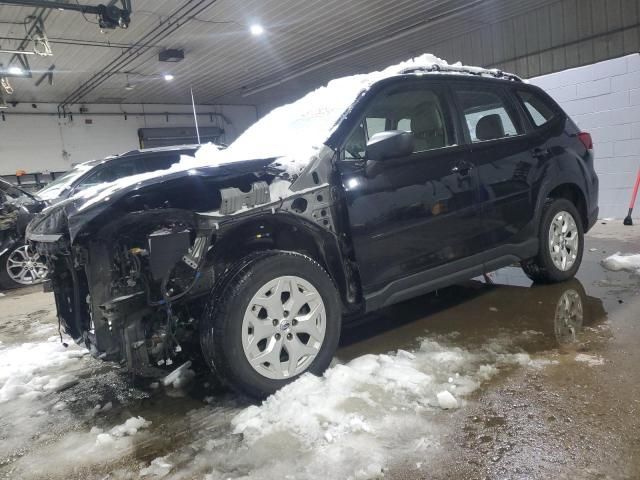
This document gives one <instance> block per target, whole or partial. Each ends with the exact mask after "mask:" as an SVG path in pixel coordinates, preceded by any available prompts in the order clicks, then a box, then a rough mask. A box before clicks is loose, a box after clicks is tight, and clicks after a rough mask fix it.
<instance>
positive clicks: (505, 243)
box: [28, 74, 598, 357]
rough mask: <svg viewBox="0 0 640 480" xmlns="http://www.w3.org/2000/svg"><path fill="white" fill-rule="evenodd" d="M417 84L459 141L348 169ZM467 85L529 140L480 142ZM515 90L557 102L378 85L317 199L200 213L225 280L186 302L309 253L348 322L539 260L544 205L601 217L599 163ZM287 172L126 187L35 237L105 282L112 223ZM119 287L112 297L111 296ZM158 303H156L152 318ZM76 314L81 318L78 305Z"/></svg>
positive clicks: (238, 168)
mask: <svg viewBox="0 0 640 480" xmlns="http://www.w3.org/2000/svg"><path fill="white" fill-rule="evenodd" d="M409 82H411V83H415V82H428V83H429V84H430V85H437V86H438V87H439V88H441V89H443V91H444V95H445V96H446V98H447V99H448V102H447V104H448V105H449V108H450V109H451V110H450V114H451V116H452V123H451V126H450V128H451V129H452V134H453V135H454V138H455V139H456V144H455V145H453V146H450V147H445V148H442V149H438V150H432V151H428V152H421V153H418V154H414V155H410V156H408V157H404V158H396V159H391V160H385V161H383V162H371V161H369V162H366V161H344V160H342V157H341V155H342V148H343V146H344V144H345V141H346V139H347V137H348V135H349V134H350V132H351V131H352V130H353V129H354V128H355V125H356V124H357V122H358V121H359V119H360V118H361V116H362V113H363V112H364V110H365V109H366V106H367V104H368V103H369V102H370V101H371V100H372V99H373V98H374V97H375V95H376V94H377V93H378V92H380V91H381V89H383V88H386V87H387V86H389V85H400V86H401V85H407V84H409ZM456 85H464V86H467V87H473V86H479V85H483V86H486V87H488V88H491V89H495V90H497V91H500V92H501V94H502V95H504V96H505V97H506V98H507V99H508V101H509V102H510V105H511V108H513V109H514V111H515V115H517V118H518V122H520V123H521V126H522V128H523V130H524V133H522V134H521V135H517V136H514V137H512V138H505V139H499V140H493V141H487V142H481V143H471V142H470V141H469V138H468V135H467V134H466V131H465V129H464V128H463V125H462V120H461V112H460V108H459V105H457V103H456V101H455V99H454V96H453V94H452V89H454V88H455V87H456ZM515 88H518V89H520V90H533V91H535V92H536V93H538V94H540V95H542V96H545V97H546V94H544V93H543V92H542V91H541V90H540V89H538V88H536V87H533V86H530V85H526V84H523V83H520V82H513V81H505V80H494V79H488V78H471V79H469V78H464V77H461V76H457V75H456V76H452V75H444V74H441V75H425V76H422V77H420V78H416V76H415V75H401V76H398V77H393V78H390V79H386V80H383V81H380V82H378V83H376V84H375V85H374V86H373V87H372V88H370V89H369V90H368V91H367V92H365V93H364V94H362V95H361V96H360V97H359V98H358V99H357V100H356V101H355V102H354V104H353V106H352V108H351V109H350V110H349V111H348V112H346V114H345V115H344V117H343V118H342V119H341V121H340V122H339V125H338V126H337V128H336V129H335V131H334V133H333V134H332V135H331V137H330V138H329V139H328V141H327V145H328V146H329V147H330V148H331V149H333V151H334V155H333V158H332V159H331V163H332V165H333V170H332V171H331V173H330V175H329V176H328V177H327V178H324V179H318V173H317V172H315V171H313V172H308V171H307V172H306V173H307V174H309V175H312V176H313V179H314V181H313V182H311V183H312V184H315V185H316V186H317V187H316V190H314V191H311V192H309V191H305V192H303V193H294V194H293V195H292V196H291V197H288V198H287V199H285V200H283V201H282V202H280V203H279V204H277V205H276V206H274V205H271V204H270V205H268V206H257V207H255V208H252V209H250V210H249V211H247V212H245V213H242V214H238V215H232V216H229V217H212V216H208V215H196V218H195V220H193V223H194V224H193V225H192V226H193V228H194V229H195V230H196V231H197V229H198V228H200V229H201V230H202V229H204V230H206V231H209V230H210V231H211V232H213V233H212V241H211V245H212V247H211V251H210V252H208V253H207V256H206V259H205V260H203V262H204V267H203V268H204V269H211V271H212V272H213V275H212V276H211V277H216V278H215V280H214V281H213V282H214V283H213V284H212V283H211V282H208V281H207V278H208V277H206V276H203V277H199V276H198V275H199V274H200V273H201V271H200V270H199V271H198V272H197V275H196V278H195V280H194V282H193V284H192V286H191V287H189V288H190V291H189V292H188V293H189V295H187V297H186V298H190V299H192V300H193V301H194V302H195V301H196V299H198V298H204V297H209V296H210V297H211V298H212V299H213V300H212V301H213V302H214V303H215V291H216V285H219V284H220V282H221V281H223V280H224V278H225V275H226V272H229V271H232V270H233V265H234V264H236V263H237V262H239V261H242V258H243V256H244V255H247V254H249V253H251V252H252V251H255V250H259V249H261V248H280V249H290V250H302V251H304V252H305V253H308V254H310V255H311V256H313V257H314V258H316V259H317V260H318V261H319V262H320V263H321V264H322V265H323V266H325V268H326V269H327V270H328V272H329V273H330V275H331V276H332V278H333V279H334V282H335V283H336V285H337V286H338V289H339V291H340V293H341V297H342V301H343V307H344V311H345V312H347V313H358V312H364V311H371V310H375V309H378V308H381V307H383V306H386V305H390V304H393V303H396V302H398V301H401V300H404V299H407V298H411V297H413V296H416V295H419V294H422V293H426V292H428V291H431V290H434V289H437V288H440V287H443V286H446V285H450V284H451V283H453V282H455V281H457V280H463V279H467V278H470V277H473V276H476V275H479V274H482V273H484V272H488V271H492V270H495V269H497V268H500V267H503V266H505V265H508V264H510V263H513V262H516V261H519V260H523V259H527V258H531V257H533V256H535V255H536V253H537V251H538V240H537V235H538V226H539V223H540V215H541V212H542V205H543V203H544V202H545V200H546V198H547V197H548V196H549V195H554V194H557V195H562V196H568V197H569V198H571V199H572V200H573V201H574V202H575V203H576V205H577V207H578V210H579V211H580V213H581V216H582V217H583V218H582V220H583V224H584V230H585V231H586V230H588V229H589V228H590V227H591V226H592V225H593V223H594V222H595V219H596V217H597V211H598V207H597V200H598V199H597V189H598V180H597V176H596V175H595V172H594V169H593V156H592V153H591V152H590V151H589V150H587V149H586V147H585V146H584V145H583V144H582V143H581V142H580V140H579V139H578V138H577V133H578V132H579V131H578V129H577V127H576V126H575V124H574V123H573V122H572V121H571V120H570V119H569V118H568V117H567V116H566V114H564V112H562V111H561V110H560V109H559V107H557V116H556V118H555V119H554V120H553V121H551V122H549V123H548V124H546V125H544V126H542V127H541V128H536V127H534V125H533V123H532V121H531V118H530V117H529V116H528V114H527V112H526V110H525V108H524V106H523V105H522V104H521V103H520V102H519V101H518V99H517V98H516V97H515V95H514V93H513V90H514V89H515ZM547 98H548V97H547ZM552 104H554V105H555V102H553V103H552ZM376 164H377V165H376ZM278 175H280V172H278V169H277V168H276V167H275V166H274V159H265V160H255V161H248V162H237V163H235V164H232V165H228V166H219V167H209V168H199V169H195V170H193V171H189V172H177V173H172V174H169V175H167V176H162V177H158V178H155V179H151V180H148V181H145V182H141V183H140V184H137V185H132V186H127V187H125V188H123V189H121V190H119V191H116V192H114V193H113V194H112V195H110V196H109V198H108V199H105V200H104V201H101V202H98V203H96V204H94V205H92V206H91V207H89V208H83V209H81V203H82V202H80V201H79V200H77V199H73V200H71V201H68V202H65V203H63V204H61V205H58V206H56V207H52V209H50V211H48V212H47V213H46V214H45V215H42V216H41V217H39V218H38V219H36V220H34V222H32V224H31V225H30V227H29V234H28V235H29V238H31V239H32V240H34V241H35V243H36V244H37V246H38V248H39V249H40V250H41V251H43V253H46V254H49V255H51V256H53V257H56V255H60V253H59V252H60V251H65V250H64V249H67V250H66V251H67V252H69V250H68V249H69V248H71V247H72V246H73V245H74V244H75V245H85V246H86V248H85V249H84V250H81V251H79V252H77V258H76V259H75V264H76V265H78V264H80V265H83V264H84V265H87V270H88V271H90V272H91V271H93V273H89V274H88V275H87V276H89V277H94V278H95V279H96V280H94V281H95V282H97V283H100V282H101V280H99V278H100V276H101V275H102V276H104V275H105V269H109V268H112V267H111V266H110V263H109V261H107V260H104V259H103V260H101V261H100V262H94V264H93V265H91V264H87V263H86V262H87V260H86V258H85V257H87V258H91V256H92V255H93V257H94V258H95V256H96V254H97V252H98V250H92V248H94V247H95V244H96V243H97V241H98V240H99V239H103V240H104V239H105V236H104V230H103V229H104V228H105V226H108V225H109V224H111V223H114V222H116V221H117V220H118V219H121V218H122V217H123V216H128V215H132V216H135V218H136V219H139V220H140V222H138V224H144V222H145V218H151V216H152V215H153V212H157V211H158V210H162V209H165V208H170V209H175V210H183V211H185V215H187V216H189V215H192V212H205V211H212V210H215V209H216V208H218V207H219V203H220V194H219V190H220V189H221V188H226V187H239V186H244V187H248V186H249V185H250V184H251V182H252V181H255V180H257V179H260V180H264V181H268V182H270V181H273V179H274V178H275V177H276V176H278ZM434 185H444V187H443V188H444V189H445V190H446V191H448V192H450V195H449V196H448V198H447V199H446V201H445V202H443V201H442V199H441V198H438V197H436V196H435V195H433V188H434ZM430 188H431V191H432V193H431V194H429V192H430V190H429V189H430ZM318 192H322V193H321V194H319V193H318ZM316 195H317V197H318V198H320V197H321V196H323V197H324V198H325V199H330V200H328V203H327V209H326V215H327V216H326V218H325V219H324V222H318V221H316V219H314V218H311V217H310V216H309V215H308V213H307V212H304V211H303V210H301V209H298V208H297V207H296V199H298V198H302V199H304V200H305V202H307V201H313V200H314V198H313V197H314V196H316ZM390 198H393V199H394V202H389V201H388V200H389V199H390ZM190 212H191V213H190ZM185 218H186V217H185ZM185 221H186V220H185ZM65 222H68V225H65ZM151 223H153V222H151ZM151 223H150V225H151ZM198 225H199V226H198ZM65 230H67V231H68V232H69V233H66V232H65ZM51 234H56V235H60V239H59V240H58V243H55V242H54V243H53V244H52V243H51V242H49V243H47V242H46V241H44V240H45V238H44V237H46V236H47V235H51ZM121 234H124V235H126V232H124V233H123V232H119V231H117V229H116V230H114V231H113V232H111V234H110V235H111V236H109V237H108V240H109V241H112V240H115V238H116V237H117V235H121ZM65 235H66V240H65ZM40 240H42V241H40ZM83 248H84V247H83ZM103 253H104V252H103ZM104 255H106V256H107V257H108V254H107V253H104ZM83 262H84V263H83ZM98 263H100V266H99V268H98V267H97V264H98ZM73 265H74V264H73V262H71V264H70V267H69V268H71V269H72V270H73V268H74V267H73ZM199 268H200V267H199ZM73 275H74V276H77V275H78V273H74V274H73ZM89 280H91V278H90V279H89ZM209 280H211V278H209ZM73 281H74V282H76V283H77V282H78V280H77V279H74V280H73ZM65 285H66V286H65V287H64V289H66V290H64V291H65V292H66V294H68V293H69V292H70V291H71V290H73V289H74V288H75V289H76V290H75V292H73V296H74V298H80V296H81V294H82V292H79V291H78V287H76V286H74V285H73V284H69V283H68V280H67V283H66V284H65ZM60 288H62V287H60ZM212 288H213V293H212V292H211V289H212ZM70 289H71V290H70ZM61 291H62V290H61ZM107 291H108V289H106V287H105V288H104V289H103V292H107ZM99 297H100V298H93V295H92V304H93V306H92V308H93V309H94V311H95V309H96V308H101V307H102V306H103V305H104V303H103V302H107V301H109V298H108V295H106V294H103V295H101V296H99ZM67 298H71V297H70V296H68V297H67ZM183 300H184V298H181V300H180V301H183ZM209 303H210V304H211V302H209ZM153 304H154V303H153V302H150V301H147V307H145V309H148V306H149V305H153ZM155 304H156V306H158V305H161V303H157V302H155ZM158 308H159V307H158ZM73 310H74V311H75V312H76V315H79V313H78V312H79V311H80V309H79V308H78V307H77V306H76V307H75V308H74V309H73ZM62 316H63V317H64V315H62ZM102 328H105V329H106V327H105V326H104V325H103V326H102ZM110 330H111V329H110V328H109V331H110ZM132 335H133V334H132ZM107 343H109V345H108V348H117V347H114V345H113V344H115V343H117V339H115V337H114V338H112V341H109V342H107ZM99 347H100V345H99ZM106 349H107V346H105V348H104V350H106ZM120 355H121V357H122V356H123V354H122V352H121V354H120Z"/></svg>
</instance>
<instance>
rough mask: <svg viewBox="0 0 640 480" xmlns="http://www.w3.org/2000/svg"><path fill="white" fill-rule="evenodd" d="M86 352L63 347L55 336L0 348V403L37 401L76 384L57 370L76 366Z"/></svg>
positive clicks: (69, 375) (75, 380)
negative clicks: (41, 340) (48, 394)
mask: <svg viewBox="0 0 640 480" xmlns="http://www.w3.org/2000/svg"><path fill="white" fill-rule="evenodd" d="M86 353H88V352H86V351H84V350H81V349H80V348H78V347H75V346H69V347H68V348H65V347H64V346H63V345H62V344H61V343H60V338H59V337H51V338H50V339H49V340H47V341H45V342H32V343H22V344H18V345H15V346H6V347H3V346H2V345H0V403H4V402H7V401H10V400H15V399H16V398H21V397H25V398H28V399H32V398H37V397H39V396H41V395H43V394H45V393H46V392H49V391H58V390H61V389H63V388H65V387H68V386H70V385H72V384H73V383H76V382H77V378H76V377H75V376H74V375H71V374H60V373H59V372H60V371H61V369H64V368H67V367H69V366H70V365H71V364H74V363H77V362H78V360H79V359H80V358H82V357H83V356H85V355H86Z"/></svg>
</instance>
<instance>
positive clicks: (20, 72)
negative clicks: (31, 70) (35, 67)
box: [7, 65, 24, 75]
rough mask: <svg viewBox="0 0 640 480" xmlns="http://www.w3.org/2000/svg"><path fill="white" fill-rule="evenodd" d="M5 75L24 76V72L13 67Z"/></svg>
mask: <svg viewBox="0 0 640 480" xmlns="http://www.w3.org/2000/svg"><path fill="white" fill-rule="evenodd" d="M7 73H9V74H10V75H24V70H23V69H22V68H20V67H17V66H15V65H14V66H13V67H9V69H8V70H7Z"/></svg>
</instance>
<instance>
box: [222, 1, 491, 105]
mask: <svg viewBox="0 0 640 480" xmlns="http://www.w3.org/2000/svg"><path fill="white" fill-rule="evenodd" d="M485 2H486V0H475V1H473V2H470V3H469V4H467V5H464V6H460V7H455V8H452V9H451V10H449V11H446V12H443V13H440V14H438V15H435V16H433V17H430V18H427V19H425V20H422V21H420V22H418V23H415V24H413V25H410V26H408V27H405V28H403V29H401V30H398V31H395V32H393V33H391V34H389V35H388V36H386V37H384V38H382V39H380V40H377V41H375V42H371V43H368V44H365V45H361V46H359V47H356V48H353V49H350V50H349V51H348V52H344V53H340V54H338V55H334V56H333V57H331V58H328V59H325V60H321V61H319V62H316V63H314V64H311V65H308V66H307V67H305V68H303V69H301V70H298V71H296V72H294V73H291V74H290V75H287V76H285V77H284V78H280V79H278V80H275V81H273V82H270V83H266V84H264V85H258V86H257V87H255V88H253V89H251V90H249V91H248V92H245V93H243V94H242V97H249V96H251V95H255V94H256V93H260V92H263V91H265V90H269V89H271V88H274V87H277V86H278V85H281V84H283V83H285V82H288V81H289V80H293V79H294V78H298V77H300V76H302V75H305V74H307V73H309V72H312V71H314V70H317V69H319V68H322V67H325V66H327V65H330V64H332V63H335V62H337V61H340V60H343V59H345V58H349V57H352V56H353V55H356V54H358V53H362V52H364V51H366V50H369V49H371V48H375V47H377V46H380V45H384V44H387V43H389V42H392V41H395V40H398V39H400V38H403V37H406V36H408V35H412V34H414V33H415V32H417V31H420V30H423V29H425V28H427V27H431V26H433V25H436V24H438V23H441V22H443V21H445V20H449V19H451V18H454V17H456V16H458V15H461V14H463V13H468V9H470V8H474V7H477V6H478V5H481V4H483V3H485ZM225 95H226V94H225ZM221 96H224V95H221Z"/></svg>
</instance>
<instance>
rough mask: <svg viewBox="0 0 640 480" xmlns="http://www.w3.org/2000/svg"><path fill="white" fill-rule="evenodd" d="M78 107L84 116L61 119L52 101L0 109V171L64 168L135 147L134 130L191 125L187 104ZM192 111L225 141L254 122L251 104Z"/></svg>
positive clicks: (230, 139) (207, 106)
mask: <svg viewBox="0 0 640 480" xmlns="http://www.w3.org/2000/svg"><path fill="white" fill-rule="evenodd" d="M83 106H84V107H86V108H87V109H88V113H87V114H86V115H80V114H78V113H77V112H75V113H74V115H73V117H69V116H67V117H66V118H59V117H58V115H57V110H56V105H55V104H38V105H37V109H33V108H32V106H31V105H30V104H19V105H17V107H11V108H9V109H7V110H1V111H0V115H2V116H1V117H0V175H13V174H15V172H16V171H17V170H25V171H27V172H29V173H37V172H47V171H65V170H68V169H69V168H71V166H72V165H74V164H76V163H80V162H86V161H87V160H92V159H96V158H104V157H105V156H107V155H112V154H114V153H121V152H126V151H127V150H133V149H135V148H140V142H139V140H138V129H139V128H145V127H192V126H193V125H194V122H193V117H192V116H191V115H192V112H193V110H192V107H191V105H158V104H146V105H138V104H122V105H113V104H104V105H98V104H86V105H83ZM125 112H128V114H127V115H126V116H125ZM198 112H199V120H198V123H199V125H200V126H201V127H208V126H220V127H222V128H224V130H225V135H224V137H223V142H225V143H231V142H233V141H234V140H235V139H236V138H237V137H238V136H239V135H240V134H241V133H242V132H243V131H244V130H245V129H247V128H248V127H250V126H251V125H252V124H253V123H254V122H255V121H256V120H257V114H256V109H255V107H253V106H251V105H218V106H215V105H200V106H198ZM140 113H142V114H140ZM210 113H211V115H210ZM217 114H220V115H222V117H219V116H216V115H217ZM85 119H91V123H90V124H87V123H85Z"/></svg>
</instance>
